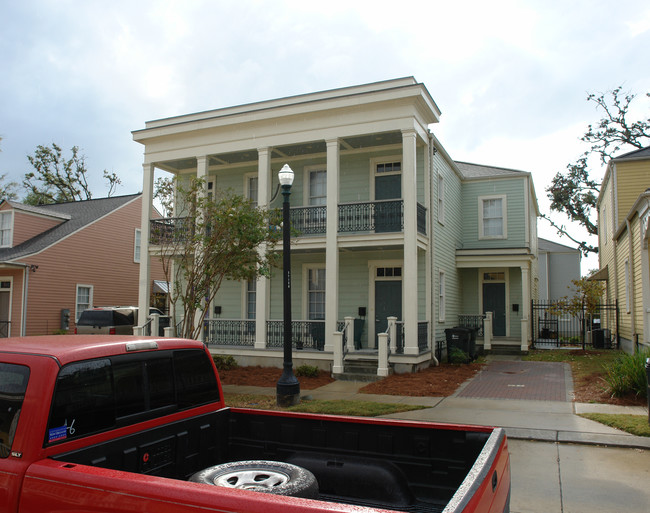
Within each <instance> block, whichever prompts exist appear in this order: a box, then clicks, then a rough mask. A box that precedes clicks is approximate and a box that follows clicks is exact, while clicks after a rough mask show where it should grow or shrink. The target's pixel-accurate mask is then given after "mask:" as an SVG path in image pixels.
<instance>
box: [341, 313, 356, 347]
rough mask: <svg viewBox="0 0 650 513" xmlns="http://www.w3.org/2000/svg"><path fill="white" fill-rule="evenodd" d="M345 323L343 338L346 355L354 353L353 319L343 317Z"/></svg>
mask: <svg viewBox="0 0 650 513" xmlns="http://www.w3.org/2000/svg"><path fill="white" fill-rule="evenodd" d="M343 320H344V321H345V328H344V329H345V338H346V344H345V345H346V347H347V350H348V353H349V352H350V351H354V317H344V319H343Z"/></svg>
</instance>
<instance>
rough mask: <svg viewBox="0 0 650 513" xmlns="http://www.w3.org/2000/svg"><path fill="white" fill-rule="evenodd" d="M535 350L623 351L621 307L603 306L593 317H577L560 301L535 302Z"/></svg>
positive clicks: (532, 307) (582, 313) (533, 309)
mask: <svg viewBox="0 0 650 513" xmlns="http://www.w3.org/2000/svg"><path fill="white" fill-rule="evenodd" d="M531 318H532V323H531V330H532V341H533V343H532V346H533V349H552V348H556V347H575V348H582V349H586V348H590V349H591V348H593V349H609V348H612V347H615V348H618V347H619V339H618V303H603V304H601V305H600V306H599V308H598V310H597V311H596V312H594V313H593V314H589V313H588V312H587V311H586V310H583V311H582V312H579V313H578V314H577V315H573V314H571V313H569V312H568V311H566V310H564V309H563V308H562V303H561V302H559V301H531Z"/></svg>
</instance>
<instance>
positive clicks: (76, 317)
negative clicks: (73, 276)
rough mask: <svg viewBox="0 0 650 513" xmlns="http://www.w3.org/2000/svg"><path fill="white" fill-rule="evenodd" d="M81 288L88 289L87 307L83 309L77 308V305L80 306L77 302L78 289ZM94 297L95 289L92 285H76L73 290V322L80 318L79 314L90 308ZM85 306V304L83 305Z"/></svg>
mask: <svg viewBox="0 0 650 513" xmlns="http://www.w3.org/2000/svg"><path fill="white" fill-rule="evenodd" d="M81 288H86V289H89V294H88V306H87V307H85V308H79V305H80V304H82V303H80V302H79V289H81ZM94 295H95V287H94V285H87V284H85V283H77V286H76V288H75V295H74V310H75V315H74V319H75V322H77V321H78V320H79V317H80V316H81V312H83V311H84V310H87V309H88V308H92V306H93V296H94ZM83 304H85V303H83Z"/></svg>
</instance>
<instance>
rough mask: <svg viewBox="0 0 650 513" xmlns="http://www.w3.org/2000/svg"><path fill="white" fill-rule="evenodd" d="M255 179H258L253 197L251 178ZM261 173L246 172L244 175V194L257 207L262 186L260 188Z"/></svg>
mask: <svg viewBox="0 0 650 513" xmlns="http://www.w3.org/2000/svg"><path fill="white" fill-rule="evenodd" d="M252 179H255V180H257V188H256V189H255V199H253V198H251V191H252V190H251V180H252ZM259 184H260V181H259V175H258V174H257V173H246V174H245V175H244V194H245V197H246V199H248V200H250V201H251V202H252V203H253V206H255V207H257V206H258V204H259V194H260V188H259Z"/></svg>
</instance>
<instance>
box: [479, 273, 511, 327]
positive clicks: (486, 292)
mask: <svg viewBox="0 0 650 513" xmlns="http://www.w3.org/2000/svg"><path fill="white" fill-rule="evenodd" d="M483 312H492V313H493V317H492V322H493V324H492V330H493V333H494V336H495V337H505V336H506V284H505V283H484V284H483Z"/></svg>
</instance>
